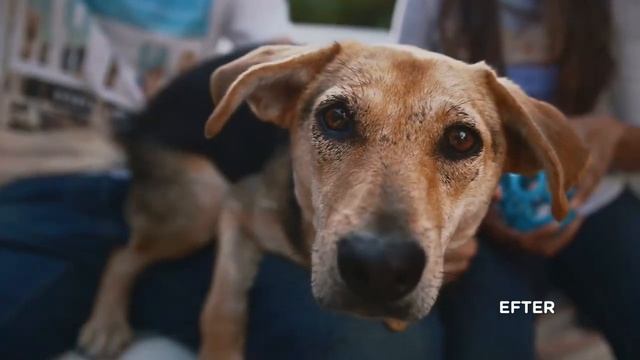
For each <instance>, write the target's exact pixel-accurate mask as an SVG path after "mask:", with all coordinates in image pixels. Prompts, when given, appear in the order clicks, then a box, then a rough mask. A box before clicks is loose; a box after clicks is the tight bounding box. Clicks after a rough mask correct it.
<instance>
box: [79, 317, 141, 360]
mask: <svg viewBox="0 0 640 360" xmlns="http://www.w3.org/2000/svg"><path fill="white" fill-rule="evenodd" d="M132 339H133V330H132V329H131V327H130V326H129V324H128V323H127V321H126V320H124V319H120V320H115V319H108V320H103V319H90V320H89V321H88V322H87V323H86V324H85V325H84V326H83V327H82V329H81V330H80V337H79V338H78V347H79V348H80V350H81V351H82V352H83V353H85V354H87V355H88V356H90V357H91V358H99V359H115V358H117V356H118V355H119V354H120V353H121V352H122V351H123V350H124V349H125V348H126V347H127V345H129V343H131V340H132Z"/></svg>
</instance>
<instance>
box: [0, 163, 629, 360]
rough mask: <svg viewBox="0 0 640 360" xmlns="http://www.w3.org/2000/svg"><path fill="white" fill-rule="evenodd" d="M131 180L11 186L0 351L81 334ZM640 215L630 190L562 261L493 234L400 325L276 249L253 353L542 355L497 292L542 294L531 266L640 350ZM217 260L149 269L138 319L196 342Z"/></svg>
mask: <svg viewBox="0 0 640 360" xmlns="http://www.w3.org/2000/svg"><path fill="white" fill-rule="evenodd" d="M128 185H129V182H128V180H127V179H122V178H120V179H119V178H113V177H109V176H82V175H72V176H58V177H47V178H36V179H28V180H22V181H19V182H16V183H13V184H10V185H8V186H5V187H4V188H0V358H2V359H41V358H49V357H51V356H54V355H55V354H57V353H60V352H62V351H64V350H66V349H69V348H72V347H73V346H74V344H75V339H76V337H77V333H78V330H79V327H80V326H81V325H82V323H83V322H84V321H86V320H87V318H88V316H89V311H90V309H91V306H92V303H93V297H94V295H95V291H96V286H97V281H98V279H99V276H100V273H101V271H102V268H103V266H104V264H105V261H106V258H107V256H108V254H109V253H110V251H111V250H112V249H113V248H114V247H116V246H119V245H122V244H124V242H125V239H126V238H127V226H126V223H125V221H124V219H123V217H122V204H123V201H124V199H125V197H126V194H127V190H128ZM639 214H640V201H638V199H636V198H635V197H634V196H633V195H631V194H630V193H625V194H623V195H622V196H620V197H619V198H618V199H617V200H616V201H615V202H614V203H612V204H611V205H609V206H608V207H607V208H605V209H603V210H602V211H600V212H598V214H596V215H594V216H592V217H591V218H590V219H588V221H587V222H586V223H585V225H584V226H583V228H582V230H581V231H580V234H579V235H578V238H577V239H576V240H575V241H574V243H572V245H570V246H569V247H568V248H567V249H566V250H565V251H563V252H562V253H561V254H560V255H559V256H558V257H557V258H555V259H553V260H551V261H543V260H542V259H536V258H533V257H530V256H526V255H522V254H513V253H509V252H507V251H504V250H501V249H497V248H495V247H493V246H491V245H489V244H488V243H485V242H481V244H480V249H479V253H478V255H477V256H476V258H475V259H474V261H473V262H472V265H471V268H470V269H469V271H468V272H467V273H466V274H465V275H463V276H462V278H461V279H459V280H458V281H457V282H455V283H453V284H451V285H449V286H447V287H445V289H443V292H442V296H441V297H440V299H439V301H438V304H437V305H436V308H435V309H434V311H432V313H431V314H430V315H429V316H427V317H426V318H425V319H424V320H422V321H421V322H419V323H418V324H414V325H412V326H411V327H410V328H409V329H408V330H407V331H406V332H404V333H400V334H396V333H391V332H389V331H387V330H386V329H385V328H384V327H383V325H382V324H381V323H380V322H372V321H367V320H361V319H356V318H353V317H350V316H346V315H341V314H336V313H333V312H329V311H325V310H322V309H320V308H319V307H318V306H316V305H315V303H314V301H313V298H312V296H311V292H310V288H309V274H308V272H307V271H306V270H303V269H300V268H298V267H296V266H294V265H292V264H290V263H289V262H287V261H284V260H281V259H278V258H276V257H267V258H266V259H265V261H264V262H263V264H262V265H261V270H260V273H259V275H258V278H257V280H256V283H255V286H254V288H253V289H252V293H251V298H250V307H251V309H250V324H249V336H248V344H247V354H248V358H250V359H342V358H345V359H346V358H356V359H389V358H394V359H434V360H438V359H445V358H446V359H449V360H463V359H496V360H499V359H533V358H534V351H533V349H534V346H533V320H534V319H533V317H532V316H531V315H525V314H519V315H500V314H499V313H498V301H500V300H530V299H536V298H539V296H540V295H539V292H538V289H537V288H536V286H534V285H535V284H536V283H537V281H535V279H536V278H537V277H536V276H532V274H540V273H543V272H546V273H549V274H551V275H552V276H551V278H552V279H553V280H554V281H555V282H556V283H557V284H558V285H559V286H561V287H562V288H563V289H565V290H566V291H567V293H568V294H569V295H570V296H571V297H572V298H573V299H574V300H575V301H576V304H577V306H578V308H579V309H580V310H581V311H583V312H584V313H585V314H587V315H588V316H589V317H590V319H591V320H592V321H593V322H594V323H595V324H596V325H597V326H598V327H599V328H600V329H602V330H603V331H604V332H605V334H606V336H607V337H608V338H609V340H610V342H611V344H612V345H613V347H614V349H615V351H616V355H617V356H618V357H619V358H620V359H637V358H640V357H638V346H639V344H640V339H638V336H640V331H639V328H640V319H639V315H638V313H639V312H638V310H637V309H636V304H640V283H639V282H638V281H637V275H640V274H639V272H640V267H639V266H638V265H637V263H636V261H637V259H640V243H639V242H638V241H637V237H638V235H639V234H640V222H639V221H637V220H638V217H639ZM632 240H636V241H632ZM523 264H526V266H523ZM211 269H212V250H211V249H205V250H203V251H200V252H198V253H196V254H193V255H192V256H190V257H188V258H185V259H182V260H179V261H175V262H170V263H164V264H159V265H156V266H154V267H153V268H151V269H149V270H148V271H146V272H145V273H144V274H143V275H142V277H141V278H140V280H139V282H138V285H137V286H136V289H135V291H134V295H133V302H132V308H131V321H132V324H133V326H134V328H135V329H137V330H150V331H154V332H157V333H161V334H164V335H167V336H170V337H172V338H174V339H176V340H179V341H181V342H183V343H185V344H187V345H189V346H191V347H193V348H196V347H197V344H198V342H199V338H198V316H199V313H200V310H201V306H202V302H203V301H204V298H205V296H206V292H207V290H208V287H209V284H210V283H209V281H210V276H211Z"/></svg>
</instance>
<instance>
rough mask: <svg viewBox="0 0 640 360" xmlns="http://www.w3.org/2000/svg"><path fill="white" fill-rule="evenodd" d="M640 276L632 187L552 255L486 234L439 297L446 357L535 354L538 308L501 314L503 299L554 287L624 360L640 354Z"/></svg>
mask: <svg viewBox="0 0 640 360" xmlns="http://www.w3.org/2000/svg"><path fill="white" fill-rule="evenodd" d="M638 279H640V200H639V199H638V198H637V197H636V196H635V195H634V194H633V193H631V192H630V191H628V190H627V191H625V192H624V193H622V194H621V195H620V196H619V197H618V198H617V199H616V200H615V201H613V202H612V203H611V204H609V205H608V206H606V207H605V208H603V209H601V210H599V211H598V212H596V213H595V214H593V215H591V216H590V217H589V218H587V219H586V221H585V222H584V224H583V225H582V227H581V229H580V230H579V232H578V234H577V235H576V237H575V239H574V240H573V241H572V243H571V244H570V245H569V246H567V248H565V249H564V250H562V251H561V252H560V254H558V255H557V256H556V257H554V258H552V259H543V258H540V257H535V256H532V255H528V254H523V253H518V252H517V251H510V250H506V249H501V248H497V247H495V246H493V245H491V241H488V239H482V241H481V243H480V247H479V251H478V254H477V255H476V257H475V259H474V260H473V262H472V264H471V266H470V268H469V270H468V271H467V272H466V273H465V274H463V276H462V277H461V278H460V279H458V281H456V282H455V283H453V284H451V286H449V287H448V288H447V289H445V291H443V293H442V296H441V298H440V299H439V315H440V318H441V321H442V323H443V324H445V326H444V327H443V328H444V331H445V338H446V339H447V341H445V353H446V358H447V359H456V360H459V359H534V358H535V356H534V355H535V353H534V317H533V315H526V314H519V315H515V314H514V315H511V314H509V315H506V314H504V315H501V314H499V313H498V306H499V305H498V304H499V301H501V300H542V299H543V297H544V295H545V292H546V290H547V289H548V288H549V286H554V287H557V288H559V289H561V290H563V291H564V293H566V294H567V295H569V297H570V298H571V300H572V301H573V302H574V304H575V305H576V307H577V309H578V311H579V313H580V314H581V315H583V316H584V317H586V318H587V319H588V320H589V321H590V322H591V323H592V324H593V325H594V326H595V328H597V329H598V330H600V331H602V332H603V333H604V335H605V336H606V338H607V340H608V341H609V343H610V345H611V346H612V348H613V351H614V352H615V355H616V358H617V359H623V360H624V359H629V360H631V359H640V281H639V280H638ZM461 339H467V340H461ZM460 341H463V344H461V343H460Z"/></svg>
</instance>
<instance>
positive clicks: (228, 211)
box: [82, 43, 586, 359]
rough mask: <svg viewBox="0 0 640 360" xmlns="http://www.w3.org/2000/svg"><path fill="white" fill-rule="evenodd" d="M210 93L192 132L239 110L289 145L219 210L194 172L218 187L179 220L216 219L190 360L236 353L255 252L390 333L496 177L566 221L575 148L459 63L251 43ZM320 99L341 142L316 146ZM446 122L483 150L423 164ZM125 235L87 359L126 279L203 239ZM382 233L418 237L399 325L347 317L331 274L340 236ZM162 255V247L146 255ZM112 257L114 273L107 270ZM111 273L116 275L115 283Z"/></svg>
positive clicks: (565, 132)
mask: <svg viewBox="0 0 640 360" xmlns="http://www.w3.org/2000/svg"><path fill="white" fill-rule="evenodd" d="M211 92H212V95H213V97H214V100H215V102H216V104H217V107H216V109H215V111H214V113H213V114H212V115H211V117H210V119H209V121H208V123H207V126H206V134H207V136H209V137H211V136H215V135H216V133H217V132H218V131H219V130H220V129H222V127H223V126H224V124H225V122H226V120H227V119H228V118H229V117H230V115H231V114H232V113H233V111H234V110H235V109H236V108H237V107H238V106H239V105H240V104H241V103H242V102H244V101H246V102H248V104H249V105H250V107H251V108H252V110H253V111H254V112H255V114H256V115H257V116H258V117H259V118H261V119H263V120H265V121H269V122H273V123H275V124H277V125H279V126H282V127H285V128H288V129H289V131H290V138H291V145H290V148H289V152H288V155H287V153H286V152H282V153H280V155H278V156H276V157H275V158H274V159H273V160H272V161H271V162H270V163H269V165H268V166H267V167H266V168H265V170H264V171H263V172H262V173H261V174H258V175H256V176H253V177H250V178H247V179H245V180H243V181H242V182H241V183H239V184H238V185H237V186H234V189H232V190H231V191H230V192H228V193H226V195H225V200H224V201H220V199H221V198H220V196H213V194H214V193H215V194H221V193H223V192H224V191H225V188H226V187H227V186H228V185H226V183H225V182H224V180H221V179H219V178H220V176H216V175H215V174H213V173H212V172H211V170H212V168H208V170H206V171H205V170H202V171H203V172H202V174H203V177H204V178H206V177H208V176H211V177H212V178H218V180H214V181H212V182H211V183H210V184H207V186H210V187H209V190H205V191H208V194H211V195H212V196H211V197H210V199H212V200H211V201H212V202H207V203H206V204H203V205H202V206H203V207H204V209H206V211H203V214H201V215H196V214H195V213H197V212H198V211H193V210H192V214H194V215H193V216H195V218H194V219H196V218H197V219H216V215H217V214H216V213H217V212H218V211H220V215H219V217H217V218H218V222H217V225H218V226H217V241H218V254H217V264H216V268H215V272H214V279H213V284H212V287H211V292H210V294H209V298H208V300H207V303H206V306H205V309H204V311H203V314H202V318H201V328H202V329H201V330H202V334H203V345H202V349H201V357H202V358H215V359H241V358H242V357H243V349H244V332H245V322H246V311H247V309H246V296H247V291H248V289H249V288H250V286H251V284H252V282H253V278H254V276H255V273H256V271H257V264H258V261H259V259H260V257H261V256H262V254H263V253H264V252H265V251H267V252H274V253H277V254H280V255H282V256H285V257H288V258H290V259H293V260H294V261H296V262H298V263H300V264H306V265H310V267H311V274H312V279H311V281H312V289H313V293H314V296H315V298H316V299H317V300H318V302H319V303H320V304H322V305H325V306H328V307H332V308H335V309H338V310H341V311H348V312H351V313H355V314H360V315H364V316H369V317H380V318H385V317H389V318H391V321H390V325H391V326H392V327H393V328H398V329H401V328H402V325H401V323H399V322H398V320H403V321H405V320H408V321H412V320H416V319H419V318H421V317H423V316H425V315H426V314H427V313H428V312H429V310H430V309H431V307H432V305H433V303H434V302H435V299H436V296H437V294H438V291H439V289H440V286H441V284H442V272H443V266H444V264H443V262H444V255H445V253H446V252H447V251H448V250H451V249H455V248H457V247H459V246H461V245H462V244H464V243H465V242H466V241H468V240H469V239H470V238H471V237H472V236H473V235H474V234H475V232H476V229H477V227H478V225H479V224H480V222H481V220H482V218H483V216H484V214H485V213H486V211H487V207H488V205H489V203H490V201H491V196H492V194H493V192H494V191H495V188H496V186H497V182H498V179H499V177H500V175H501V174H502V173H504V172H506V171H510V172H521V173H531V172H532V171H537V170H540V169H544V170H546V171H547V172H548V174H549V179H550V187H551V192H552V194H553V205H552V207H553V213H554V215H555V216H556V217H557V218H561V217H563V216H564V215H565V214H566V212H567V210H568V203H567V199H566V197H565V195H564V192H565V190H566V189H567V188H568V187H569V186H570V185H571V184H573V183H574V182H575V181H576V179H577V177H578V175H579V172H580V170H581V169H582V167H583V165H584V162H585V160H586V151H585V150H584V148H583V146H582V144H581V142H580V141H579V139H578V138H577V136H576V135H575V134H574V133H573V131H572V130H571V128H570V127H569V125H568V123H567V121H566V119H565V118H564V117H563V116H562V114H560V113H559V112H558V111H557V110H555V109H554V108H553V107H551V106H549V105H547V104H545V103H542V102H539V101H536V100H533V99H530V98H529V97H527V96H526V95H525V94H524V93H523V92H522V91H521V90H520V89H519V88H518V87H517V86H515V85H513V84H512V83H510V82H509V81H508V80H505V79H499V78H497V77H496V75H495V74H494V72H493V71H492V70H491V69H490V68H488V67H487V66H486V65H484V64H482V63H479V64H474V65H468V64H465V63H462V62H459V61H456V60H453V59H451V58H448V57H445V56H442V55H438V54H434V53H431V52H427V51H423V50H419V49H416V48H412V47H404V46H365V45H360V44H356V43H341V44H338V43H336V44H333V45H330V46H326V47H304V46H268V47H262V48H259V49H258V50H255V51H253V52H251V53H249V54H247V55H246V56H244V57H242V58H240V59H238V60H236V61H234V62H232V63H230V64H228V65H226V66H223V67H221V68H219V69H218V70H217V71H216V72H215V73H214V74H213V76H212V78H211ZM336 95H340V96H341V97H343V98H346V99H349V103H350V105H351V106H352V107H353V108H354V111H355V113H356V114H357V115H356V126H357V133H358V137H357V139H352V140H349V141H345V142H336V141H332V140H331V139H328V138H326V137H323V136H322V134H321V133H320V131H319V129H318V126H317V121H315V116H314V114H315V110H316V108H317V107H318V105H319V104H320V103H321V102H323V101H325V100H326V99H327V98H328V97H331V96H336ZM459 121H464V122H466V123H470V124H472V125H473V126H474V127H475V128H476V129H477V131H478V132H479V133H480V136H481V138H482V142H483V148H482V151H481V152H480V154H479V155H478V156H476V157H473V158H470V159H466V160H464V161H459V162H455V161H451V160H446V159H445V158H443V157H442V156H439V154H438V151H437V143H438V140H439V139H440V138H441V136H442V134H443V131H444V129H445V128H446V127H447V126H448V125H451V124H453V123H454V122H459ZM185 163H186V162H185ZM205 168H206V166H203V168H202V169H205ZM194 169H196V167H195V165H193V166H192V165H189V166H184V167H183V170H184V171H185V179H191V175H186V174H190V173H192V172H197V171H195V170H194ZM291 172H292V176H293V180H294V185H295V195H296V199H297V202H298V204H299V205H300V208H301V209H302V221H303V224H302V229H303V237H304V241H305V244H306V246H307V247H308V249H309V250H310V253H309V254H299V252H297V251H296V249H293V248H292V246H291V245H290V244H291V242H290V241H288V239H287V235H286V229H285V228H284V222H283V221H282V219H283V216H284V214H285V213H286V209H287V205H286V201H285V199H286V193H287V186H288V185H287V184H288V183H289V176H291ZM196 178H197V179H200V177H199V176H196ZM188 181H190V180H187V182H188ZM203 181H204V180H203ZM174 185H175V186H178V187H180V186H182V185H184V187H185V189H191V190H184V191H194V190H193V189H195V188H194V187H193V185H187V184H174ZM132 219H135V216H134V217H132ZM389 224H391V225H389ZM398 224H400V225H398ZM133 225H134V226H133V229H134V232H133V238H134V239H135V240H136V241H133V242H132V244H131V245H130V246H129V247H128V248H127V249H126V250H122V251H121V252H119V253H117V254H116V255H115V256H114V258H113V259H112V262H111V265H110V266H109V268H108V270H107V271H106V273H105V275H104V279H103V285H102V290H101V292H100V296H99V300H98V302H97V305H96V308H95V310H94V315H93V316H92V320H91V321H90V322H89V323H88V325H87V327H85V331H84V332H83V336H85V335H86V334H87V333H88V334H90V335H91V334H93V336H89V335H86V338H89V339H88V340H87V339H86V338H83V341H82V342H83V343H84V344H85V345H86V346H88V347H91V346H94V347H97V348H100V346H97V345H95V344H96V342H98V340H96V337H97V336H103V337H104V336H105V335H104V331H107V330H104V329H105V328H108V325H109V324H108V322H106V321H105V320H104V318H111V319H113V318H115V317H114V316H113V314H119V316H120V317H119V318H120V319H124V318H123V315H124V314H125V311H124V309H125V306H126V301H123V299H124V298H125V297H126V296H128V295H127V292H128V291H127V289H128V287H129V286H130V284H131V282H132V279H133V276H135V274H136V273H137V272H139V270H140V269H141V268H143V267H144V266H146V265H147V264H148V263H150V262H151V261H157V260H159V259H165V258H169V256H168V253H171V254H174V255H173V256H174V257H175V256H180V255H182V254H184V253H186V252H188V251H191V250H193V249H195V248H198V247H200V246H201V244H202V243H203V239H204V237H205V235H209V234H210V230H211V229H210V228H207V227H206V225H204V222H201V223H200V226H196V227H191V228H187V227H186V226H185V227H180V228H178V229H177V230H178V232H184V234H187V236H186V237H187V238H190V237H191V236H193V237H194V238H197V240H195V239H194V240H193V241H191V242H190V243H189V244H186V245H184V244H183V245H178V244H177V242H176V241H174V242H173V243H171V242H170V239H167V241H158V240H157V239H155V238H154V236H147V235H146V234H143V233H144V232H145V231H146V230H144V231H142V232H140V231H138V229H137V228H136V223H135V221H134V223H133ZM384 226H396V227H398V229H397V230H398V231H402V232H403V233H404V234H407V235H409V236H411V237H412V238H414V239H416V240H418V242H419V244H420V246H421V247H422V248H423V249H424V251H425V252H426V253H427V254H428V256H429V261H428V262H427V265H426V267H425V270H424V272H423V275H422V279H421V281H420V282H419V284H418V286H417V287H416V288H415V289H414V290H413V291H412V292H411V293H410V294H409V295H407V296H405V297H404V298H403V299H402V300H401V304H402V305H403V306H404V307H406V308H407V309H408V311H407V312H406V313H404V314H403V315H401V316H399V315H398V314H396V313H393V312H391V313H387V312H385V311H384V310H382V309H376V310H371V309H365V308H364V307H362V306H360V305H361V304H360V303H359V299H358V298H356V297H354V296H352V295H351V294H350V293H349V291H348V289H347V288H346V287H345V284H344V283H343V282H342V281H341V279H340V276H339V273H338V270H337V265H336V243H337V241H338V239H339V238H340V237H341V236H344V235H345V234H347V233H349V232H352V231H369V232H375V231H377V230H378V229H379V228H380V227H384ZM153 233H155V232H154V231H153V230H151V234H153ZM173 233H174V234H177V232H173ZM189 234H190V235H189ZM181 237H184V235H183V236H181ZM170 243H171V244H175V245H170ZM165 246H166V248H165ZM171 246H175V248H174V250H173V251H170V250H167V252H165V251H164V250H161V249H159V248H164V249H170V248H171ZM180 246H182V247H183V249H184V250H179V247H180ZM123 254H129V255H123ZM142 254H144V255H142ZM150 254H154V255H150ZM120 257H124V258H126V260H118V259H119V258H120ZM132 259H135V260H132ZM141 259H144V260H141ZM118 262H122V264H119V265H118V266H116V265H114V263H118ZM131 263H135V264H137V265H131ZM118 268H123V269H131V270H128V271H124V275H123V274H122V273H123V271H122V270H118ZM114 278H116V279H119V280H118V281H114V280H113V279H114ZM113 294H115V295H113ZM105 299H111V300H105ZM114 304H115V305H114ZM109 314H110V316H107V315H109ZM123 323H124V324H125V325H126V321H124V322H123ZM119 326H120V327H121V328H122V324H120V325H119ZM95 334H100V335H95ZM108 335H109V336H107V337H110V338H111V339H112V338H113V337H114V335H113V334H108ZM103 342H105V341H103ZM120 342H121V341H120ZM98 345H100V344H98ZM112 347H114V348H116V347H117V346H115V345H114V346H112ZM102 348H105V346H102ZM98 350H100V349H98Z"/></svg>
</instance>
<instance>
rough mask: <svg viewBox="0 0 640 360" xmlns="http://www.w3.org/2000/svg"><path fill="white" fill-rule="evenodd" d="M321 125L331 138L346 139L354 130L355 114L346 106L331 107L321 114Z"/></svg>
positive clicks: (335, 105) (334, 105)
mask: <svg viewBox="0 0 640 360" xmlns="http://www.w3.org/2000/svg"><path fill="white" fill-rule="evenodd" d="M318 115H319V120H320V123H321V125H322V127H323V129H324V130H325V133H326V134H327V135H329V136H330V137H334V138H344V137H346V136H348V135H349V134H350V133H351V131H352V130H353V114H352V113H351V111H350V110H349V109H348V108H347V107H346V105H344V104H341V103H338V104H333V105H330V106H328V107H326V108H324V109H322V110H321V111H320V112H319V114H318Z"/></svg>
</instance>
